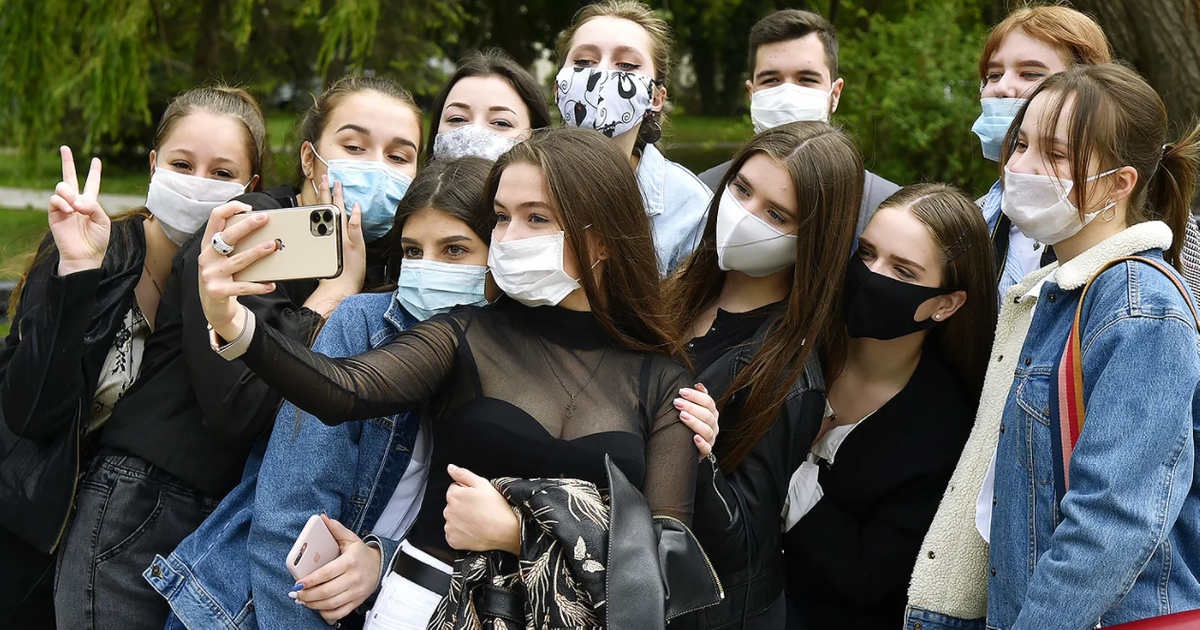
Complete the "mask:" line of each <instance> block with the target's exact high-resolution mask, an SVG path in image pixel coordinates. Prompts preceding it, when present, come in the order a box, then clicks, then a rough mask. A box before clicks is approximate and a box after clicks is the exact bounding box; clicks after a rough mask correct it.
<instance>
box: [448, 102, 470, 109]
mask: <svg viewBox="0 0 1200 630" xmlns="http://www.w3.org/2000/svg"><path fill="white" fill-rule="evenodd" d="M451 107H457V108H459V109H465V110H470V109H471V106H470V105H468V104H466V103H448V104H447V105H446V109H450V108H451Z"/></svg>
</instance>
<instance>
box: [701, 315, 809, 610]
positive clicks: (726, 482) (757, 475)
mask: <svg viewBox="0 0 1200 630" xmlns="http://www.w3.org/2000/svg"><path fill="white" fill-rule="evenodd" d="M778 319H779V316H778V315H776V316H774V317H771V318H770V319H768V320H767V321H766V322H764V323H763V324H762V326H760V327H759V329H758V331H757V332H756V333H755V334H754V336H753V337H752V338H751V340H750V341H749V342H747V343H745V344H742V345H739V346H737V347H735V348H733V349H731V350H729V351H728V352H726V353H725V355H724V356H722V357H721V358H720V359H718V360H717V361H716V362H714V363H713V364H712V365H710V366H709V367H708V369H707V370H705V371H704V373H703V374H701V375H700V377H699V378H698V379H696V380H697V381H698V382H701V383H704V385H705V386H706V387H707V388H708V390H709V392H711V394H712V396H713V397H714V398H716V399H719V398H720V397H721V396H723V395H724V393H725V391H726V390H728V388H729V387H730V385H731V384H732V383H733V381H734V379H735V378H736V377H737V375H738V373H739V372H741V371H742V370H743V369H745V368H746V366H747V365H749V363H750V360H751V359H753V358H754V355H755V354H756V353H757V352H758V351H759V349H760V348H762V344H763V340H764V339H765V338H766V336H767V333H768V332H769V331H770V329H771V327H772V326H774V325H775V323H776V322H777V321H778ZM737 408H740V405H739V404H738V397H737V396H735V397H734V399H733V400H731V401H730V403H729V404H727V405H726V412H727V415H723V416H722V418H721V422H722V425H723V426H722V429H723V430H724V431H729V430H730V427H731V426H734V425H736V424H737V421H738V419H737V417H736V409H737ZM730 411H733V413H732V414H731V413H729V412H730ZM824 411H825V382H824V379H823V377H822V374H821V366H820V361H819V359H818V358H817V357H816V356H815V353H814V355H811V356H810V357H809V359H808V362H807V363H806V364H805V365H804V369H803V371H802V372H801V373H800V374H799V375H798V377H797V378H796V380H795V382H793V383H792V386H791V388H790V389H789V390H788V395H787V398H786V400H785V402H784V404H783V406H782V407H781V408H780V410H779V415H778V417H777V418H776V420H775V424H774V425H773V426H772V427H771V429H770V430H769V431H768V433H767V434H766V436H764V437H763V439H762V440H760V441H759V443H758V444H757V445H756V446H755V447H754V449H753V450H752V451H751V452H750V454H749V455H748V456H747V457H746V459H745V460H743V461H742V463H741V464H740V465H739V466H738V467H737V469H736V470H734V471H733V472H732V473H730V474H729V475H724V474H722V473H721V470H720V468H719V467H718V464H717V461H716V459H715V458H713V457H710V458H708V459H706V460H702V461H701V462H700V469H699V471H698V474H697V477H696V511H695V516H694V517H693V519H692V522H693V529H694V530H695V533H696V537H697V538H699V540H700V543H701V544H702V545H703V546H704V549H705V551H706V552H708V556H709V558H710V559H711V560H712V562H713V564H714V565H715V566H716V569H717V575H718V576H719V577H720V578H721V584H722V585H723V586H724V588H725V600H724V601H723V602H721V604H720V605H718V606H715V607H713V608H709V609H707V610H705V611H703V613H702V614H703V618H704V619H703V627H705V628H742V627H744V626H745V622H746V619H747V618H750V617H754V616H755V615H758V614H760V613H762V612H764V611H765V610H766V609H767V608H769V607H770V606H771V605H772V604H773V603H775V602H776V600H778V599H779V597H780V595H781V594H782V593H783V590H784V585H785V584H786V581H787V580H786V573H785V572H784V567H783V534H782V532H781V531H780V514H781V513H782V511H783V502H784V498H785V497H786V496H787V488H788V482H789V480H790V479H791V474H792V472H793V471H794V470H796V469H797V468H798V467H799V466H800V464H801V463H802V462H803V461H804V457H805V454H806V453H808V449H809V447H810V446H811V445H812V442H813V440H814V439H816V436H817V433H818V432H819V431H820V428H821V420H822V418H823V416H824Z"/></svg>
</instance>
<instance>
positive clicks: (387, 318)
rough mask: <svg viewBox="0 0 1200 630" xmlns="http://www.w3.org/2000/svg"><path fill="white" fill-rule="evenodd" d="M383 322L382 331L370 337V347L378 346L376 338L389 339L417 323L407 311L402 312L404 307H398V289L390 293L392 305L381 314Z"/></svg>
mask: <svg viewBox="0 0 1200 630" xmlns="http://www.w3.org/2000/svg"><path fill="white" fill-rule="evenodd" d="M383 322H384V326H383V329H381V330H379V331H377V332H376V333H375V334H374V335H372V336H371V345H372V346H377V345H379V344H378V342H377V341H376V337H379V336H381V335H382V336H384V337H387V338H391V337H393V336H395V335H396V333H398V332H400V331H402V330H406V329H408V328H409V327H410V326H413V325H414V324H416V323H417V318H415V317H413V316H412V315H409V313H408V311H406V310H404V307H403V306H401V305H400V289H396V290H395V292H393V293H392V303H391V304H390V305H389V306H388V310H387V312H385V313H384V314H383Z"/></svg>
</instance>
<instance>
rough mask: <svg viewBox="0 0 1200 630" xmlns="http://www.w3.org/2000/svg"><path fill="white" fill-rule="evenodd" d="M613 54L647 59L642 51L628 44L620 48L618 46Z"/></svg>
mask: <svg viewBox="0 0 1200 630" xmlns="http://www.w3.org/2000/svg"><path fill="white" fill-rule="evenodd" d="M613 52H615V53H618V54H620V53H625V54H631V55H637V56H638V57H645V55H643V54H642V51H640V50H638V49H636V48H634V47H633V46H630V45H628V44H621V45H620V46H617V47H616V49H615V50H613Z"/></svg>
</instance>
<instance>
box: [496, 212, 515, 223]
mask: <svg viewBox="0 0 1200 630" xmlns="http://www.w3.org/2000/svg"><path fill="white" fill-rule="evenodd" d="M511 220H512V219H511V218H509V216H508V215H507V214H504V213H503V212H497V213H496V223H508V222H509V221H511Z"/></svg>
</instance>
